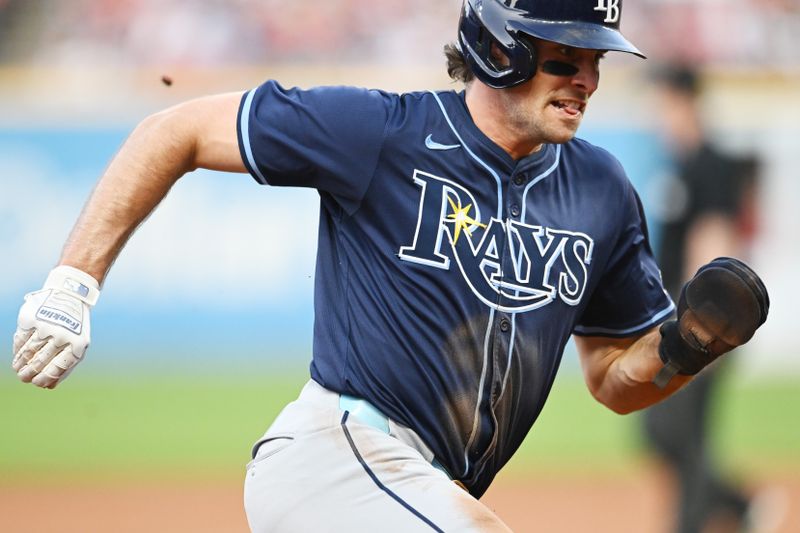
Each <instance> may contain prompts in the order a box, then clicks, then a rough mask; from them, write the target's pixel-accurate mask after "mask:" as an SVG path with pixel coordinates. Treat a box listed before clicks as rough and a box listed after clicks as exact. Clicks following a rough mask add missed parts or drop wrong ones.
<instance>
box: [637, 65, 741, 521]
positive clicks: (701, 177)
mask: <svg viewBox="0 0 800 533" xmlns="http://www.w3.org/2000/svg"><path fill="white" fill-rule="evenodd" d="M656 81H657V84H658V99H659V104H658V108H659V109H661V110H662V112H663V124H662V128H661V131H662V132H663V134H664V136H665V142H666V144H667V147H668V149H669V151H670V153H671V155H672V161H673V166H674V175H673V177H672V179H670V180H667V181H666V182H665V184H666V186H665V187H664V188H663V190H662V198H661V199H660V202H661V203H662V205H663V206H665V209H663V210H662V211H660V212H658V213H655V214H656V216H657V217H658V219H659V222H660V225H661V228H660V229H661V239H660V246H659V248H658V250H657V253H656V256H657V258H658V260H659V264H660V266H661V269H662V275H663V279H664V286H665V288H666V289H667V290H668V291H669V292H670V294H671V296H672V298H673V299H674V300H675V301H677V300H678V296H679V293H680V288H681V287H682V285H683V284H684V283H685V282H686V280H688V279H689V278H691V276H692V275H694V273H695V272H696V271H697V269H698V268H699V267H700V266H701V265H703V264H705V263H707V262H708V261H710V260H712V259H714V258H715V257H719V256H735V257H742V255H743V254H744V253H745V250H746V240H747V239H748V238H749V237H750V236H752V233H753V232H754V220H755V215H754V213H753V208H754V207H753V206H754V205H755V202H752V201H751V198H748V196H750V197H751V196H752V195H753V194H754V185H755V175H756V166H757V165H756V161H755V160H754V159H753V158H746V159H741V158H737V157H734V156H732V155H730V154H727V153H725V152H723V151H721V150H720V149H719V148H718V147H716V146H714V144H713V143H712V142H711V141H710V140H709V139H708V138H707V137H706V132H705V131H704V126H703V124H702V119H701V110H700V107H699V106H700V101H701V100H700V98H699V97H700V84H699V78H698V75H697V74H696V73H695V72H694V71H693V70H692V69H690V68H688V67H684V66H670V67H667V68H664V69H663V70H662V71H661V72H659V73H658V75H657V76H656ZM742 224H743V225H742ZM743 230H744V231H743ZM726 362H727V360H726ZM726 362H723V363H721V364H717V365H712V366H709V367H708V368H706V369H705V370H703V371H702V372H701V373H700V374H699V375H698V376H697V377H696V378H695V379H694V380H693V381H692V382H691V383H690V384H689V385H688V386H686V387H685V388H684V389H683V390H681V391H679V392H678V393H676V394H675V395H674V396H672V397H670V398H668V399H667V400H665V401H664V402H662V403H660V404H656V405H654V406H653V407H651V408H649V409H647V410H646V411H645V413H644V434H645V437H646V441H647V442H648V444H649V445H650V446H651V447H652V449H653V450H654V451H655V452H656V453H657V454H658V456H659V457H660V458H661V459H663V461H664V462H665V464H666V465H667V466H668V467H669V469H670V471H671V472H672V473H673V474H674V476H675V480H676V486H677V502H678V510H677V513H676V516H677V524H676V526H675V531H677V532H680V533H700V532H702V531H709V529H707V528H709V527H711V526H712V524H713V527H714V529H713V530H714V531H720V532H721V531H730V532H737V531H742V530H743V527H744V525H745V522H746V520H747V519H748V518H749V517H748V516H747V515H748V509H749V499H748V496H747V495H745V494H744V493H743V492H742V491H741V490H740V488H739V487H737V486H735V485H734V484H732V483H731V482H729V481H727V480H726V479H724V476H723V473H722V472H721V471H720V469H719V465H718V464H717V461H716V460H715V459H716V458H715V457H714V455H713V451H712V446H711V443H710V434H709V433H710V429H711V424H710V421H711V418H712V415H713V410H712V408H713V406H712V399H713V393H714V391H715V388H716V386H717V384H718V381H719V374H720V367H721V366H724V365H725V364H726Z"/></svg>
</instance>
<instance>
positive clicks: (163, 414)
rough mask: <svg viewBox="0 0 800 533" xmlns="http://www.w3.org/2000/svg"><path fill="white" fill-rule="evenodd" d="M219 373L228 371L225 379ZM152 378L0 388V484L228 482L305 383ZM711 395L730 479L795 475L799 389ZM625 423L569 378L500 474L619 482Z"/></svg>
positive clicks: (629, 435) (629, 454) (780, 385)
mask: <svg viewBox="0 0 800 533" xmlns="http://www.w3.org/2000/svg"><path fill="white" fill-rule="evenodd" d="M229 370H230V369H229ZM233 370H234V372H231V371H228V372H226V373H224V374H221V375H216V376H214V375H209V374H208V373H206V374H203V375H188V376H187V375H180V374H178V373H172V374H170V375H169V376H167V377H161V378H155V377H153V376H147V375H135V376H125V375H124V374H122V373H116V374H108V375H102V374H100V373H97V374H92V373H90V372H87V373H85V374H78V375H75V376H73V377H71V378H70V380H69V381H68V382H66V383H65V384H64V385H63V386H61V387H60V388H59V389H58V390H55V391H45V390H41V389H38V388H35V387H31V386H29V385H24V384H21V383H19V382H17V381H16V378H15V377H14V376H13V375H11V373H10V372H4V373H3V374H2V377H0V427H2V433H1V434H0V435H2V436H1V437H0V480H4V481H13V482H25V481H28V482H39V481H41V480H42V479H69V480H70V481H79V480H81V479H86V480H90V479H96V478H98V477H101V478H112V479H113V478H120V479H132V478H137V477H141V478H152V477H154V476H156V477H158V476H161V477H189V478H192V477H198V478H208V477H214V476H219V477H231V476H239V475H240V474H241V472H243V468H244V464H245V462H246V461H247V460H248V453H249V447H250V445H251V443H252V442H253V441H254V440H255V439H256V438H258V437H259V436H260V435H261V433H262V432H263V430H264V429H265V428H266V427H267V426H268V424H269V422H270V421H271V420H272V419H273V418H274V417H275V415H276V414H277V413H278V411H279V410H280V408H281V407H282V405H283V404H285V403H286V402H287V401H289V400H291V399H292V398H293V397H294V396H296V394H297V392H298V391H299V388H300V387H301V386H302V384H303V383H304V381H305V377H304V376H305V371H304V370H302V369H300V370H291V371H286V370H282V371H276V370H274V369H272V370H271V369H268V368H263V369H255V370H253V369H247V368H246V367H244V366H243V367H242V369H241V375H240V376H235V375H233V374H235V369H233ZM721 394H723V395H724V397H723V396H721V397H720V402H718V403H719V406H718V407H719V408H718V411H717V413H718V414H717V416H716V417H715V424H716V425H717V429H718V432H717V435H716V438H715V442H716V445H717V448H718V449H719V451H720V456H721V458H722V460H723V461H725V462H728V463H730V464H731V465H735V467H736V468H739V469H760V470H763V469H776V470H777V469H781V470H786V469H792V470H794V471H797V472H800V424H798V423H797V411H798V408H800V382H798V381H796V380H795V381H782V382H769V383H757V384H755V383H754V384H749V385H744V384H737V383H736V382H734V381H733V380H729V383H726V386H725V388H724V390H723V391H721ZM638 423H639V418H638V416H637V415H628V416H619V415H616V414H614V413H612V412H610V411H608V410H606V409H605V408H604V407H602V406H600V405H599V404H597V403H596V402H594V400H592V399H591V398H590V396H589V394H588V392H587V391H586V388H585V387H584V385H583V382H582V381H581V380H580V378H579V377H577V376H573V375H569V374H568V373H565V374H564V375H562V376H560V377H559V379H558V381H557V382H556V385H555V387H554V390H553V393H552V394H551V397H550V400H549V401H548V404H547V405H546V407H545V409H544V412H543V414H542V416H541V417H540V419H539V421H538V422H537V424H536V425H535V426H534V430H533V431H532V432H531V434H530V435H529V436H528V439H527V440H526V441H525V443H524V444H523V446H522V448H521V450H520V452H519V453H518V454H517V456H516V457H515V458H514V460H513V461H512V463H511V466H510V468H511V469H512V470H519V471H527V470H530V469H540V470H549V469H553V470H559V471H564V470H572V471H575V472H585V471H587V469H589V470H592V469H594V470H619V469H625V468H626V467H628V466H630V465H631V463H632V459H636V458H637V457H641V456H642V446H641V444H640V441H639V436H638Z"/></svg>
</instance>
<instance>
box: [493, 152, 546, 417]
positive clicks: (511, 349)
mask: <svg viewBox="0 0 800 533" xmlns="http://www.w3.org/2000/svg"><path fill="white" fill-rule="evenodd" d="M560 162H561V145H560V144H557V145H556V157H555V161H553V164H552V165H550V167H549V168H548V169H547V170H545V171H544V172H542V173H541V174H539V175H538V176H536V177H535V178H533V179H532V180H531V182H530V183H529V184H528V185H527V186H526V187H525V190H524V191H523V192H522V218H521V222H522V223H523V224H524V223H525V215H526V214H527V206H528V204H527V198H528V191H529V190H530V189H531V187H533V186H534V185H536V184H537V183H539V182H540V181H542V180H543V179H544V178H546V177H547V176H549V175H550V174H552V173H553V172H554V171H555V169H556V168H558V165H559V163H560ZM519 254H520V257H519V258H518V259H517V264H520V263H521V262H522V259H521V256H522V250H521V249H520V252H519ZM516 294H517V295H519V291H516ZM516 333H517V313H511V340H510V341H509V343H508V357H507V358H506V371H505V374H504V376H503V385H502V387H501V388H500V394H499V395H498V396H497V401H498V402H499V401H500V399H501V398H502V397H503V394H505V392H506V385H507V384H508V376H509V375H510V374H511V362H512V361H513V355H514V341H516V338H517V335H516Z"/></svg>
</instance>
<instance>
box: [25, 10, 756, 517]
mask: <svg viewBox="0 0 800 533" xmlns="http://www.w3.org/2000/svg"><path fill="white" fill-rule="evenodd" d="M621 10H622V2H621V1H619V0H564V1H561V2H540V1H535V0H506V1H501V0H466V1H465V2H464V4H463V9H462V13H461V19H460V23H459V31H458V40H457V45H451V46H448V47H446V53H447V56H448V70H449V72H450V73H451V75H452V76H454V77H455V78H456V79H459V80H461V81H464V82H465V85H466V88H465V90H464V91H462V92H456V91H442V92H417V93H410V94H390V93H386V92H382V91H377V90H364V89H358V88H353V87H322V88H315V89H311V90H300V89H287V88H284V87H282V86H281V85H279V84H278V83H277V82H275V81H268V82H266V83H264V84H263V85H261V86H260V87H258V88H256V89H253V90H250V91H247V92H245V93H243V94H224V95H218V96H212V97H206V98H201V99H199V100H195V101H190V102H187V103H184V104H182V105H178V106H177V107H174V108H171V109H168V110H166V111H164V112H162V113H159V114H156V115H153V116H151V117H149V118H147V119H145V120H144V121H143V122H142V123H141V124H140V125H139V126H138V127H137V128H136V130H135V131H134V132H133V134H132V135H131V137H130V138H129V139H128V141H127V142H126V143H125V145H124V146H123V147H122V149H121V150H120V152H119V153H118V154H117V156H116V157H115V158H114V160H113V162H112V163H111V165H110V166H109V168H108V170H107V171H106V173H105V174H104V176H103V177H102V178H101V179H100V181H99V183H98V185H97V187H96V189H95V191H94V192H93V194H92V196H91V198H90V199H89V201H88V203H87V205H86V206H85V208H84V210H83V212H82V214H81V216H80V218H79V220H78V222H77V224H76V226H75V228H74V230H73V232H72V234H71V235H70V237H69V239H68V241H67V243H66V246H65V248H64V250H63V253H62V256H61V259H60V265H59V266H57V267H56V268H55V269H54V270H53V271H52V272H51V273H50V275H49V277H48V278H47V281H46V282H45V285H44V288H43V289H42V290H41V291H38V292H34V293H31V294H29V295H28V296H27V297H26V301H25V303H24V305H23V307H22V309H21V311H20V315H19V329H18V330H17V333H16V334H15V336H14V354H15V355H14V362H13V367H14V369H15V370H16V371H17V372H18V374H19V377H20V378H21V379H22V380H23V381H26V382H32V383H33V384H35V385H37V386H40V387H48V388H53V387H55V386H57V385H58V384H59V383H60V382H61V381H62V380H63V379H64V378H65V377H66V376H67V375H68V373H69V372H70V371H71V370H73V369H74V367H75V365H76V364H77V363H78V362H79V361H80V360H81V359H82V358H83V355H84V352H85V349H86V347H87V345H88V343H89V310H90V308H91V307H92V306H93V305H94V304H95V303H96V302H97V300H98V296H99V292H100V286H101V284H102V282H103V279H104V278H105V276H106V274H107V272H108V269H109V267H110V265H111V264H112V262H113V260H114V258H115V257H116V256H117V255H118V254H119V252H120V250H121V248H122V247H123V245H124V243H125V241H126V240H127V239H128V237H130V235H131V234H132V233H133V231H134V229H135V228H136V226H137V225H138V224H139V223H141V222H142V221H143V220H144V219H145V218H146V217H147V215H148V214H149V213H150V212H151V211H152V210H153V209H154V208H155V206H156V205H157V204H158V202H159V201H160V200H161V199H162V198H163V197H164V195H165V194H166V193H167V191H168V190H169V189H170V187H171V186H172V185H173V184H174V183H175V181H176V180H177V179H178V178H179V177H180V176H182V175H183V174H184V173H185V172H187V171H189V170H192V169H195V168H198V167H203V168H210V169H218V170H226V171H247V172H249V173H250V174H251V175H252V176H253V177H254V178H255V179H256V181H258V182H259V183H262V184H270V185H276V186H298V187H313V188H315V189H317V190H318V192H319V197H320V227H319V243H318V256H317V270H316V279H315V284H316V286H315V313H316V314H315V324H314V343H313V359H312V362H311V380H310V381H309V382H308V383H307V384H306V386H305V387H304V388H303V390H302V392H301V393H300V395H299V397H298V399H297V400H296V401H294V402H292V403H290V404H289V405H288V406H287V407H286V408H285V409H284V410H283V411H282V412H281V414H280V415H279V416H278V418H277V419H276V420H275V421H274V423H273V424H272V425H271V427H270V428H269V429H268V430H267V432H266V433H265V434H264V436H263V437H262V438H261V439H259V440H258V442H256V444H255V446H254V447H253V460H252V461H251V462H250V463H249V465H248V467H247V475H246V482H245V510H246V512H247V517H248V521H249V524H250V527H251V528H252V529H253V530H254V531H404V532H405V531H431V530H433V531H459V532H461V531H506V530H508V528H507V527H506V526H505V525H504V524H503V522H502V521H501V520H500V518H499V517H497V516H496V515H494V514H493V513H492V512H491V511H490V510H489V509H488V508H486V507H485V506H484V505H483V504H482V503H480V501H479V500H478V498H480V496H481V495H482V494H483V493H484V492H485V491H486V489H487V488H488V487H489V485H490V483H491V482H492V479H493V478H494V476H495V475H496V473H497V472H498V471H499V470H500V468H502V467H503V465H504V464H505V463H506V462H507V461H508V460H509V459H510V457H511V456H512V454H513V453H514V451H515V450H516V449H517V447H518V446H519V445H520V443H521V442H522V440H523V439H524V437H525V435H526V434H527V432H528V430H529V429H530V427H531V425H532V424H533V423H534V421H535V420H536V418H537V416H538V415H539V412H540V411H541V409H542V406H543V405H544V402H545V399H546V398H547V395H548V393H549V391H550V387H551V386H552V384H553V380H554V378H555V375H556V372H557V370H558V367H559V363H560V360H561V355H562V352H563V350H564V346H565V344H566V343H567V340H568V339H569V338H570V336H571V335H575V340H576V343H577V346H578V350H579V353H580V359H581V363H582V366H583V369H584V374H585V377H586V383H587V385H588V387H589V389H590V391H591V393H592V394H593V395H594V397H595V398H596V399H597V400H598V401H600V402H601V403H603V404H604V405H606V406H608V407H609V408H610V409H613V410H614V411H616V412H619V413H626V412H630V411H633V410H636V409H640V408H642V407H645V406H647V405H650V404H652V403H654V402H657V401H658V400H660V399H662V398H664V397H666V396H667V395H669V394H671V393H672V392H674V391H675V390H677V389H678V388H680V387H681V386H682V385H684V384H685V383H686V382H687V381H688V380H690V379H691V376H692V375H693V374H695V373H697V372H698V371H699V370H700V369H701V368H703V367H704V366H705V365H707V364H708V363H710V362H711V361H713V360H714V359H716V358H717V357H718V356H720V355H721V354H722V353H724V352H726V351H727V350H729V349H731V348H732V347H733V346H736V345H739V344H742V343H744V342H746V341H747V340H748V339H749V338H750V337H751V336H752V335H753V333H754V332H755V330H756V328H757V327H758V326H759V325H760V324H761V323H763V321H764V320H765V319H766V314H767V309H768V298H767V293H766V290H765V288H764V285H763V284H762V283H761V281H760V279H759V278H758V276H757V275H756V274H755V273H754V272H753V271H752V270H750V269H749V268H748V267H747V266H746V265H744V264H742V263H741V262H739V261H737V260H735V259H729V258H720V259H717V260H714V261H712V262H711V263H710V264H708V265H706V266H704V267H703V268H701V269H700V270H699V271H698V273H697V274H696V276H695V277H694V278H693V279H692V280H691V281H689V282H688V283H687V284H686V286H685V287H684V289H683V293H682V295H681V298H680V301H679V303H678V306H677V310H678V312H677V317H676V319H674V320H670V317H671V315H672V313H673V310H674V309H675V306H674V304H673V303H672V301H671V300H670V298H669V297H668V296H667V295H666V293H665V292H664V290H663V288H662V285H661V280H660V276H659V271H658V268H657V266H656V264H655V262H654V260H653V257H652V254H651V251H650V246H649V244H648V240H647V231H646V228H645V224H644V218H643V216H642V209H641V205H640V203H639V200H638V198H637V195H636V193H635V192H634V190H633V188H632V187H631V184H630V183H629V181H628V180H627V178H626V176H625V173H624V171H623V169H622V167H621V166H620V164H619V163H618V162H617V161H616V159H614V158H613V157H612V156H611V155H610V154H609V153H608V152H606V151H604V150H602V149H601V148H598V147H595V146H593V145H591V144H589V143H587V142H585V141H583V140H580V139H577V138H575V137H574V136H575V133H576V130H577V128H578V126H579V124H580V122H581V120H582V118H583V114H584V113H585V112H586V109H587V106H588V104H589V100H590V97H591V96H592V94H593V93H594V91H595V90H596V89H597V85H598V79H599V63H600V60H601V59H602V57H603V55H604V54H605V52H606V51H611V50H613V51H621V52H628V53H632V54H636V55H641V53H640V52H639V51H638V50H637V49H636V48H635V47H634V46H633V45H632V44H631V43H629V42H628V41H627V40H626V39H625V38H624V37H623V36H622V35H621V33H620V32H619V23H620V17H621ZM290 224H291V223H290V222H289V221H287V226H288V225H290ZM268 327H269V325H265V328H268Z"/></svg>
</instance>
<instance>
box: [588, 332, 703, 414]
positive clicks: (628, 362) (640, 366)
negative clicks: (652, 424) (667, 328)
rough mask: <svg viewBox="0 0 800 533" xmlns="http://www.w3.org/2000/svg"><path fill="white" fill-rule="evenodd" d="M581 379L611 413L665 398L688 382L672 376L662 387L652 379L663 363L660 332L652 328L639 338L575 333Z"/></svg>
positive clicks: (682, 378)
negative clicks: (586, 335)
mask: <svg viewBox="0 0 800 533" xmlns="http://www.w3.org/2000/svg"><path fill="white" fill-rule="evenodd" d="M574 339H575V344H576V346H577V347H578V354H579V355H580V360H581V367H582V368H583V375H584V379H585V380H586V384H587V386H588V387H589V390H590V391H591V393H592V396H594V397H595V399H597V401H599V402H600V403H602V404H603V405H605V406H606V407H608V408H609V409H611V410H612V411H614V412H617V413H620V414H626V413H630V412H632V411H636V410H638V409H643V408H645V407H647V406H649V405H652V404H654V403H657V402H658V401H660V400H662V399H664V398H666V397H667V396H669V395H670V394H672V393H673V392H675V391H676V390H678V389H679V388H681V387H682V386H683V385H685V384H686V383H688V382H689V380H690V379H691V376H681V375H679V376H675V377H674V378H673V379H672V380H671V381H670V383H669V384H668V385H667V386H666V387H665V388H663V389H660V388H658V387H657V386H656V385H655V384H653V378H654V377H655V376H656V374H657V373H658V372H659V371H660V370H661V368H662V367H663V366H664V363H663V362H662V361H661V358H660V357H659V356H658V345H659V342H660V341H661V335H659V333H658V328H653V329H651V330H650V331H648V332H647V333H645V334H644V335H642V336H639V337H626V338H622V339H615V338H609V337H580V336H577V335H576V336H575V337H574Z"/></svg>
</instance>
